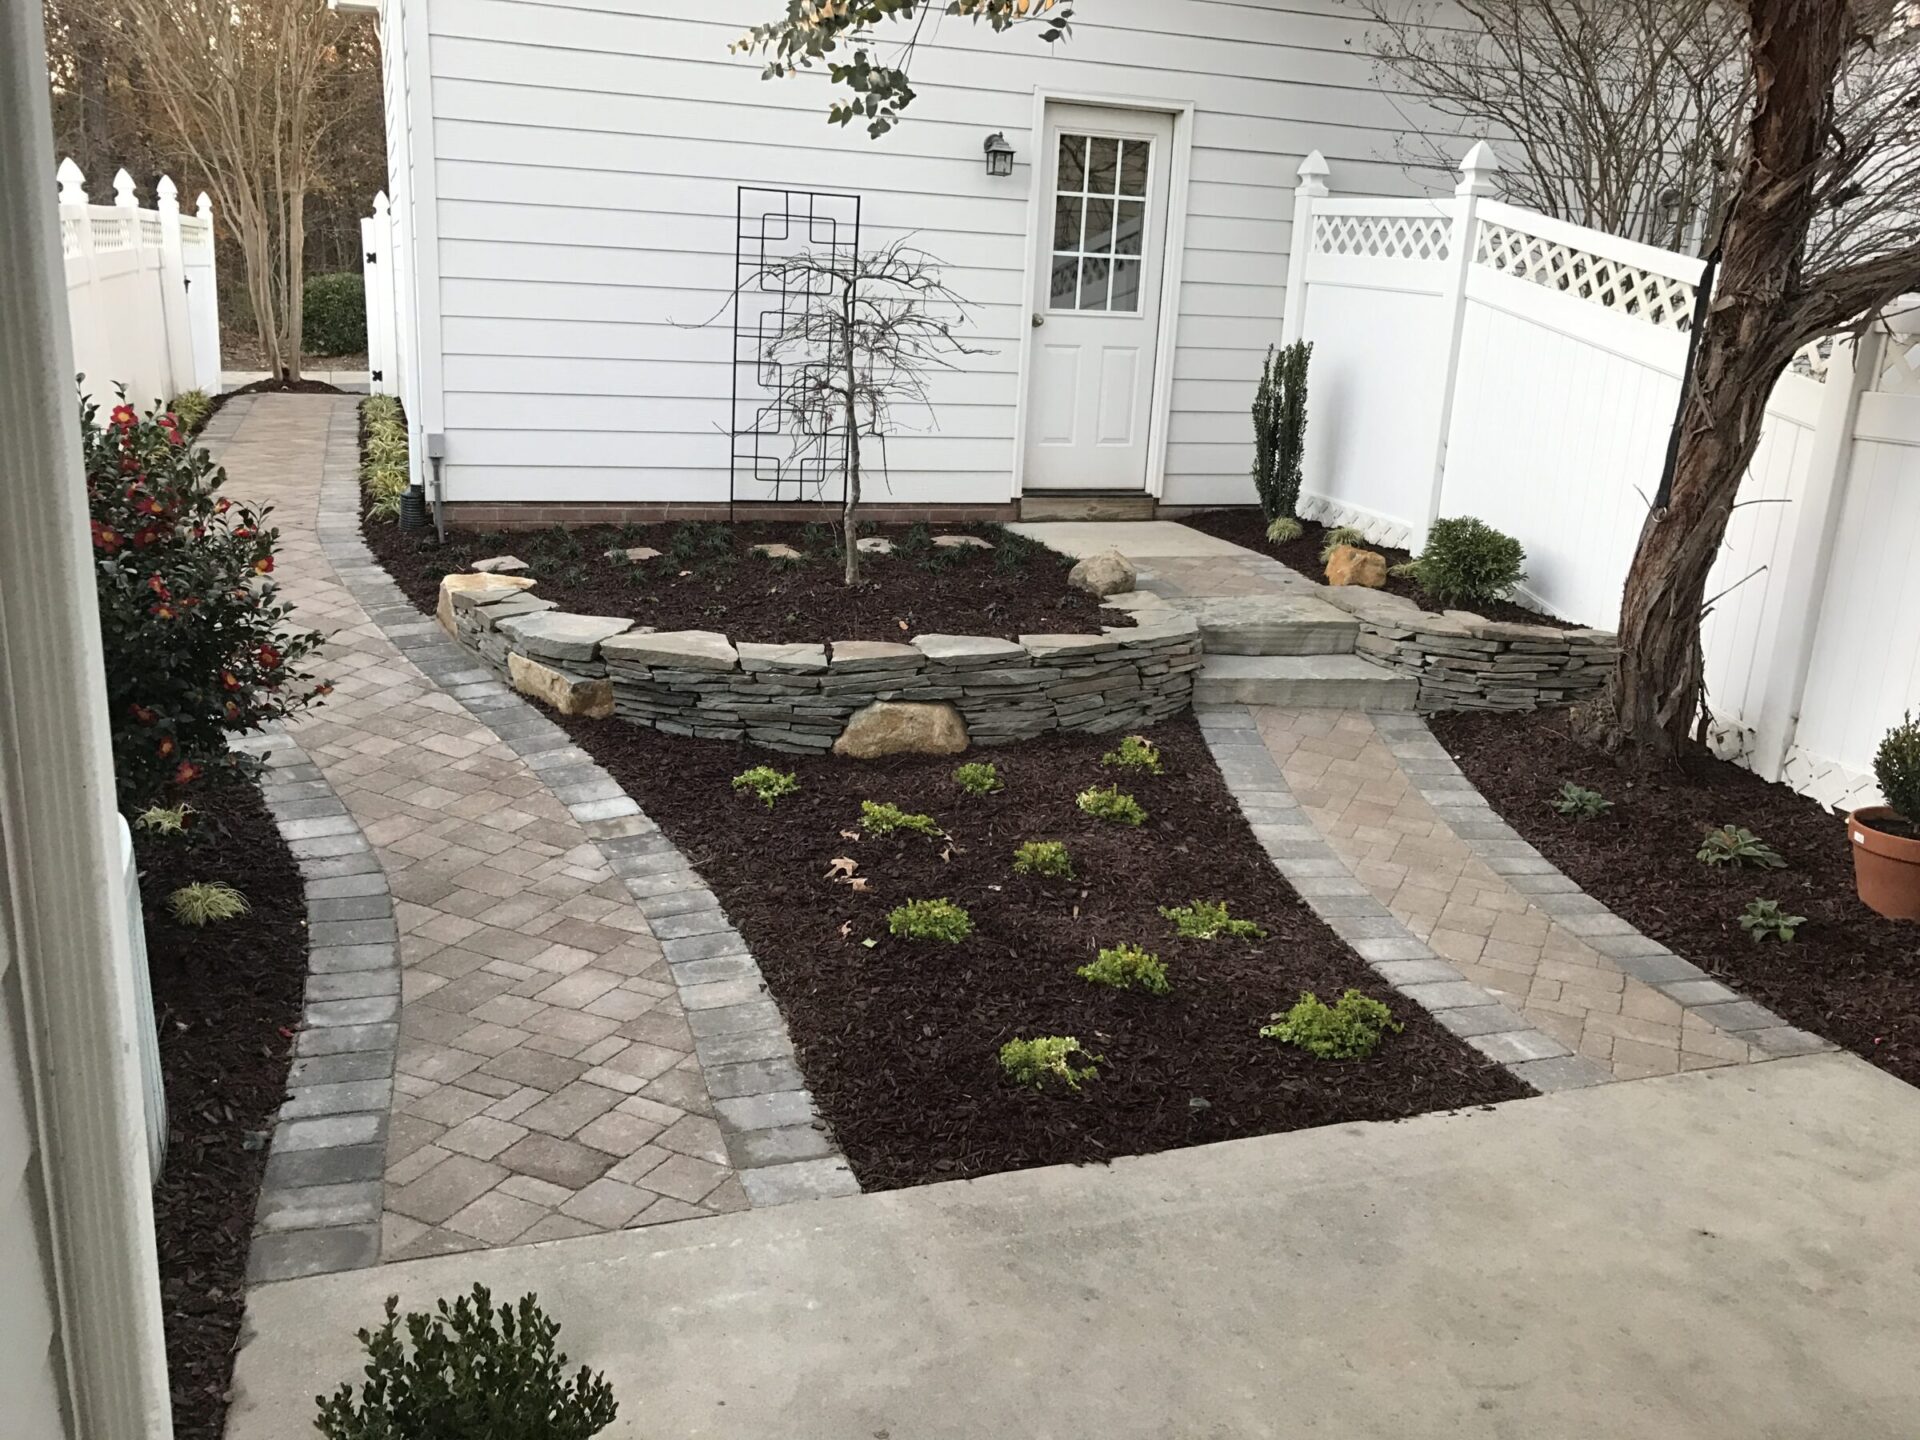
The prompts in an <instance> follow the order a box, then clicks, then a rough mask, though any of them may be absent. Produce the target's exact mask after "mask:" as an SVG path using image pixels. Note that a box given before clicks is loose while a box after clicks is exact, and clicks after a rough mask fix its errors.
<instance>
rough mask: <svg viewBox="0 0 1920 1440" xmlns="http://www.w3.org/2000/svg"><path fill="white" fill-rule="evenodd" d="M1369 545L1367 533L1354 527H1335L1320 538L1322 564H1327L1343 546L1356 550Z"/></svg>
mask: <svg viewBox="0 0 1920 1440" xmlns="http://www.w3.org/2000/svg"><path fill="white" fill-rule="evenodd" d="M1366 544H1367V532H1366V531H1364V530H1361V529H1359V528H1357V527H1356V526H1352V525H1335V526H1333V527H1332V528H1331V529H1329V530H1327V531H1326V532H1325V533H1324V534H1322V535H1321V537H1320V563H1321V564H1322V565H1324V564H1326V563H1327V561H1329V560H1331V559H1332V558H1333V552H1334V551H1336V550H1338V549H1339V548H1340V547H1341V546H1342V545H1352V546H1354V547H1355V548H1359V547H1362V546H1364V545H1366Z"/></svg>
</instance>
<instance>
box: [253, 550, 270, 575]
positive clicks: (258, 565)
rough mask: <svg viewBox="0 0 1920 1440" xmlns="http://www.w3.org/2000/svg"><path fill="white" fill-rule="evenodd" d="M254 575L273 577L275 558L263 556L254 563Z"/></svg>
mask: <svg viewBox="0 0 1920 1440" xmlns="http://www.w3.org/2000/svg"><path fill="white" fill-rule="evenodd" d="M253 573H254V574H256V575H271V574H272V573H273V556H271V555H262V556H261V557H260V558H259V559H258V560H256V561H254V562H253Z"/></svg>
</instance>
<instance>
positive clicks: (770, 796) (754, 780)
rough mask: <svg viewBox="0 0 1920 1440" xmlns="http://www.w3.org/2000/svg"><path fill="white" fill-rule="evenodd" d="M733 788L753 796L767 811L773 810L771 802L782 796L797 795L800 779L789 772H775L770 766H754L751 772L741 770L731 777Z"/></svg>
mask: <svg viewBox="0 0 1920 1440" xmlns="http://www.w3.org/2000/svg"><path fill="white" fill-rule="evenodd" d="M733 788H734V789H736V790H745V791H748V792H750V793H751V794H753V795H754V796H755V797H756V798H758V800H759V801H760V803H761V804H762V805H765V806H766V807H767V809H769V810H771V809H773V802H774V801H776V800H778V799H779V798H780V797H781V796H783V795H793V794H797V793H798V792H799V789H800V777H799V776H797V775H795V774H794V773H793V772H792V771H790V770H776V769H774V768H773V767H772V766H771V765H756V766H754V767H753V768H752V769H751V770H742V771H741V772H740V773H739V774H738V775H736V776H734V777H733Z"/></svg>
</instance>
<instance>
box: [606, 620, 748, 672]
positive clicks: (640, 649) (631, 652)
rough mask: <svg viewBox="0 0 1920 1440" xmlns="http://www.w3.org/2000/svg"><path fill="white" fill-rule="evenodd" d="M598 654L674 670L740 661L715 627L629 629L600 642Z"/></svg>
mask: <svg viewBox="0 0 1920 1440" xmlns="http://www.w3.org/2000/svg"><path fill="white" fill-rule="evenodd" d="M600 658H601V659H603V660H606V661H608V662H610V663H614V664H620V665H658V666H664V667H668V668H671V669H675V670H731V669H733V668H734V667H735V666H736V665H737V664H738V663H739V658H740V657H739V654H738V653H737V652H736V651H735V650H734V648H733V644H732V642H731V641H729V640H728V639H727V637H726V636H724V635H722V634H721V633H720V632H719V631H718V630H659V631H655V632H653V633H650V634H649V633H644V632H641V631H635V630H629V631H628V632H627V633H626V634H624V635H616V636H614V637H613V638H612V639H611V640H604V641H602V642H601V644H600Z"/></svg>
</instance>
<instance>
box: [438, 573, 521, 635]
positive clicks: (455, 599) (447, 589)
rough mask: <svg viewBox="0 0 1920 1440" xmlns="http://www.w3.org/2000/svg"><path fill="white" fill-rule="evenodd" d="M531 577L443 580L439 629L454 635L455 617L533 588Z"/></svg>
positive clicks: (468, 577) (444, 577) (502, 576)
mask: <svg viewBox="0 0 1920 1440" xmlns="http://www.w3.org/2000/svg"><path fill="white" fill-rule="evenodd" d="M533 583H534V581H533V578H532V577H531V576H521V575H446V576H443V577H441V580H440V601H439V604H438V605H437V606H436V607H435V608H434V618H435V619H437V620H438V621H439V622H440V628H441V629H443V630H445V631H446V632H447V633H448V634H449V635H451V634H452V633H453V617H454V615H455V614H456V613H457V612H461V611H465V610H471V609H472V608H473V607H474V606H475V605H479V604H484V603H485V602H486V601H488V600H504V599H506V598H507V597H508V596H509V595H518V594H519V593H520V592H521V591H522V590H525V589H527V588H528V587H530V586H531V585H533Z"/></svg>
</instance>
